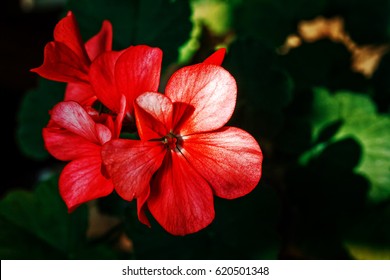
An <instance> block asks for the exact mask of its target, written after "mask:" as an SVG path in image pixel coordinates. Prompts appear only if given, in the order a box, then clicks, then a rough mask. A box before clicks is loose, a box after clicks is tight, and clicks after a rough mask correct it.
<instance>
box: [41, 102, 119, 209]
mask: <svg viewBox="0 0 390 280" xmlns="http://www.w3.org/2000/svg"><path fill="white" fill-rule="evenodd" d="M124 108H125V99H124V98H122V113H121V114H119V115H118V116H117V117H116V119H115V122H114V121H113V117H112V116H110V115H107V114H102V115H99V113H98V112H97V111H95V110H94V109H88V110H89V111H88V112H87V111H86V109H84V108H83V107H82V106H81V105H80V104H78V103H76V102H74V101H64V102H60V103H59V104H57V105H56V106H54V108H53V109H52V110H51V112H50V114H51V119H50V122H49V124H48V125H47V127H45V128H44V129H43V139H44V143H45V147H46V149H47V150H48V151H49V152H50V154H51V155H53V156H54V157H55V158H57V159H59V160H62V161H70V162H69V163H68V164H67V165H66V166H65V167H64V169H63V170H62V172H61V175H60V179H59V189H60V194H61V196H62V198H63V199H64V201H65V203H66V205H67V206H68V209H69V212H71V211H73V210H74V209H75V208H76V207H77V206H79V205H80V204H82V203H84V202H87V201H89V200H92V199H96V198H99V197H103V196H106V195H108V194H110V193H111V192H112V191H113V189H114V187H113V185H112V182H111V179H110V178H109V176H108V174H107V172H106V170H105V167H104V165H103V164H102V157H101V149H102V145H103V144H104V143H106V142H107V141H109V140H111V139H115V138H118V137H119V132H120V129H121V123H122V119H123V111H124Z"/></svg>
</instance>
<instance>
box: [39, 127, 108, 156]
mask: <svg viewBox="0 0 390 280" xmlns="http://www.w3.org/2000/svg"><path fill="white" fill-rule="evenodd" d="M42 134H43V140H44V143H45V147H46V149H47V151H48V152H49V153H50V154H51V155H52V156H53V157H55V158H57V159H59V160H63V161H70V160H74V159H77V158H81V157H87V156H93V155H96V150H99V151H100V149H101V146H99V145H97V144H94V143H92V142H90V141H88V140H86V139H85V138H83V137H81V136H79V135H76V134H74V133H72V132H69V131H67V130H64V129H60V128H55V127H46V128H44V129H43V131H42Z"/></svg>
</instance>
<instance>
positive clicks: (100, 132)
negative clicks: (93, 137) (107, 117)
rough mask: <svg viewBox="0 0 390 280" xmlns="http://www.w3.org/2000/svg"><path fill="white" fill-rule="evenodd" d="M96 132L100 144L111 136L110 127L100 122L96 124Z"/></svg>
mask: <svg viewBox="0 0 390 280" xmlns="http://www.w3.org/2000/svg"><path fill="white" fill-rule="evenodd" d="M96 134H97V137H98V138H99V141H100V143H101V144H102V145H103V144H104V143H106V142H108V141H109V140H111V138H112V133H111V131H110V129H109V128H108V127H107V126H105V125H103V124H100V123H97V124H96Z"/></svg>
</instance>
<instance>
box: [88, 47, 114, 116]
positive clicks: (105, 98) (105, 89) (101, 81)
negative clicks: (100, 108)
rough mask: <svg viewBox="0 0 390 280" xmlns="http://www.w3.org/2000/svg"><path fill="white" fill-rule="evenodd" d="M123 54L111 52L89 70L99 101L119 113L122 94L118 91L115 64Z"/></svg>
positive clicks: (99, 58) (100, 57) (98, 58)
mask: <svg viewBox="0 0 390 280" xmlns="http://www.w3.org/2000/svg"><path fill="white" fill-rule="evenodd" d="M120 54H121V52H117V51H110V52H106V53H103V54H101V55H100V56H99V57H97V58H96V59H95V60H94V61H93V63H92V64H91V67H90V69H89V80H90V83H91V85H92V88H93V90H94V91H95V93H96V96H97V97H98V99H99V100H100V101H101V102H102V103H103V104H104V105H105V106H106V107H107V108H109V109H110V110H112V111H114V112H115V113H118V112H119V111H120V108H121V94H120V93H119V92H118V91H117V88H116V84H115V77H114V68H115V63H116V61H117V59H118V57H119V56H120Z"/></svg>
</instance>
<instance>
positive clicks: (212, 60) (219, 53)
mask: <svg viewBox="0 0 390 280" xmlns="http://www.w3.org/2000/svg"><path fill="white" fill-rule="evenodd" d="M225 54H226V49H225V48H220V49H218V50H216V51H215V52H214V53H213V54H212V55H210V56H209V57H208V58H206V59H205V60H204V61H203V63H207V64H214V65H218V66H220V65H222V62H223V59H224V58H225Z"/></svg>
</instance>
